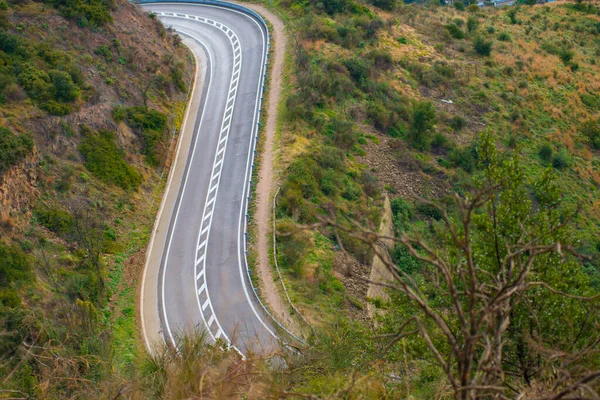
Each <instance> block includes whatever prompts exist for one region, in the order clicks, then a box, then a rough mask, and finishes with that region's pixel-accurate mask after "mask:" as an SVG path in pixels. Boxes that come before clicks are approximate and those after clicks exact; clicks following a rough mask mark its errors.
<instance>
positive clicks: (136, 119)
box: [113, 106, 167, 165]
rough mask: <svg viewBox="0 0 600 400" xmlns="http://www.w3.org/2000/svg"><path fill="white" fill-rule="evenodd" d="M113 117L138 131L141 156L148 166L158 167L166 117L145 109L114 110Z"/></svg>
mask: <svg viewBox="0 0 600 400" xmlns="http://www.w3.org/2000/svg"><path fill="white" fill-rule="evenodd" d="M113 117H114V118H115V119H116V120H118V119H119V118H123V117H124V118H125V119H126V121H127V124H128V125H129V126H131V127H132V128H135V129H138V130H139V132H140V133H141V136H142V142H143V147H142V154H144V155H145V156H146V161H147V162H148V163H149V164H150V165H159V164H160V158H161V154H159V153H160V152H159V147H160V145H161V144H162V143H163V142H164V139H165V134H166V129H167V116H166V115H165V114H163V113H161V112H159V111H156V110H152V109H149V108H146V107H141V106H138V107H129V108H127V109H122V108H119V107H117V108H115V110H114V111H113Z"/></svg>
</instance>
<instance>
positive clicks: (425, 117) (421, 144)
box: [409, 101, 436, 150]
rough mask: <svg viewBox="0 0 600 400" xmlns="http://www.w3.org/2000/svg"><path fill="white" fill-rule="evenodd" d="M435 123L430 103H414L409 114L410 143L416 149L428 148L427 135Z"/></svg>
mask: <svg viewBox="0 0 600 400" xmlns="http://www.w3.org/2000/svg"><path fill="white" fill-rule="evenodd" d="M435 121H436V113H435V107H434V106H433V103H432V102H430V101H415V102H414V103H413V107H412V110H411V114H410V127H409V134H410V141H411V144H412V145H413V146H414V147H416V148H417V149H420V150H424V149H426V148H428V147H429V141H430V139H429V134H430V132H431V130H432V129H433V126H434V124H435Z"/></svg>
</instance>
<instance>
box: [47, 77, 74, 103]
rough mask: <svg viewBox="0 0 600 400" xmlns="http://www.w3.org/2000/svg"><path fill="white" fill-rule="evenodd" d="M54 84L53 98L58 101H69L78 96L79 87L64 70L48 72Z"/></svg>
mask: <svg viewBox="0 0 600 400" xmlns="http://www.w3.org/2000/svg"><path fill="white" fill-rule="evenodd" d="M48 75H49V76H50V78H51V79H52V84H53V85H54V98H55V99H56V100H58V101H64V102H71V101H73V100H75V99H77V97H78V96H79V87H77V85H76V84H75V83H74V82H73V79H72V78H71V75H69V74H68V73H66V72H65V71H56V70H53V71H50V72H49V73H48Z"/></svg>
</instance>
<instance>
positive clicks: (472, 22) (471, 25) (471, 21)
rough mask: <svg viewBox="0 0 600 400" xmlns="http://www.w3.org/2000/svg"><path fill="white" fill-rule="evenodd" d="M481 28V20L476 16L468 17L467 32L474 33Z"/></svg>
mask: <svg viewBox="0 0 600 400" xmlns="http://www.w3.org/2000/svg"><path fill="white" fill-rule="evenodd" d="M477 28H479V20H478V19H477V18H475V17H469V18H468V19H467V32H469V33H474V32H475V31H477Z"/></svg>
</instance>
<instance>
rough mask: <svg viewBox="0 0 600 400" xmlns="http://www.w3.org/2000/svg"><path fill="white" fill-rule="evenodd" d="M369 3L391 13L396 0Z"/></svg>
mask: <svg viewBox="0 0 600 400" xmlns="http://www.w3.org/2000/svg"><path fill="white" fill-rule="evenodd" d="M370 3H371V4H373V5H374V6H375V7H378V8H381V9H382V10H387V11H393V10H394V9H395V8H396V0H370Z"/></svg>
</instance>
